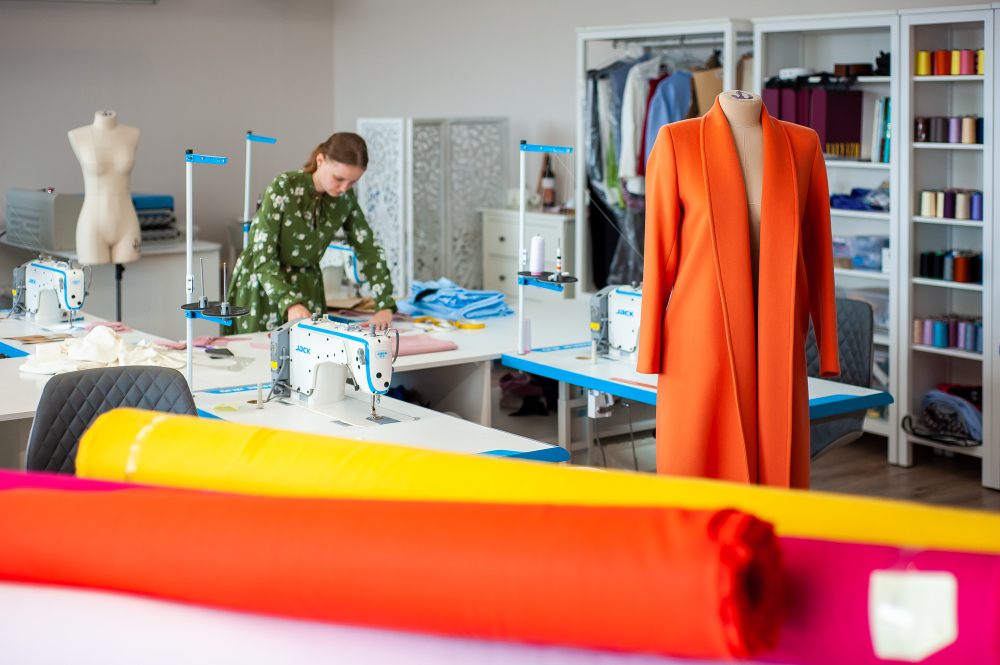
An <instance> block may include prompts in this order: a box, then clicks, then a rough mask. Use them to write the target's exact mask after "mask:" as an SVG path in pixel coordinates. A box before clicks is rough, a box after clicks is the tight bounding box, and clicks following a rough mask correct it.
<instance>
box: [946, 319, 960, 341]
mask: <svg viewBox="0 0 1000 665" xmlns="http://www.w3.org/2000/svg"><path fill="white" fill-rule="evenodd" d="M948 346H950V347H952V348H957V347H958V346H959V343H958V321H957V320H956V319H948Z"/></svg>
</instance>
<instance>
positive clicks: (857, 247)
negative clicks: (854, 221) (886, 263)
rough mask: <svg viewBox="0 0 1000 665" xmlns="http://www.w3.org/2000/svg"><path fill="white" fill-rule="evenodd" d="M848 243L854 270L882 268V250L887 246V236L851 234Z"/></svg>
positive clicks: (879, 269)
mask: <svg viewBox="0 0 1000 665" xmlns="http://www.w3.org/2000/svg"><path fill="white" fill-rule="evenodd" d="M849 244H850V247H851V259H852V263H853V265H852V266H851V267H852V268H853V269H854V270H876V271H881V270H882V250H883V249H886V248H888V247H889V238H888V236H852V237H851V239H850V243H849Z"/></svg>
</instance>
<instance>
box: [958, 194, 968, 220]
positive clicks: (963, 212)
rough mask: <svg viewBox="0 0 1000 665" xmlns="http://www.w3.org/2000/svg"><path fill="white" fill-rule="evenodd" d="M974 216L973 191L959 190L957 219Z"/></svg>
mask: <svg viewBox="0 0 1000 665" xmlns="http://www.w3.org/2000/svg"><path fill="white" fill-rule="evenodd" d="M971 217H972V192H958V193H956V195H955V219H970V218H971Z"/></svg>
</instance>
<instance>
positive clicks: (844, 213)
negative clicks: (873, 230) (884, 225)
mask: <svg viewBox="0 0 1000 665" xmlns="http://www.w3.org/2000/svg"><path fill="white" fill-rule="evenodd" d="M830 216H831V217H851V218H853V219H874V220H878V221H884V222H888V221H889V213H887V212H876V211H874V210H842V209H841V208H830Z"/></svg>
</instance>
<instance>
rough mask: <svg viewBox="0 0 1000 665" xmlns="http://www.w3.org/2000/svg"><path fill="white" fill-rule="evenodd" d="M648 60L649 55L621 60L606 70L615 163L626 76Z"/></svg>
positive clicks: (619, 143)
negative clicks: (637, 65)
mask: <svg viewBox="0 0 1000 665" xmlns="http://www.w3.org/2000/svg"><path fill="white" fill-rule="evenodd" d="M647 60H649V55H648V54H646V55H643V56H642V57H640V58H638V59H636V60H623V61H622V62H621V63H619V64H618V65H615V66H613V67H611V68H610V69H609V70H608V81H609V82H610V83H611V107H610V108H611V125H612V133H613V134H614V137H615V139H614V140H615V163H616V164H617V163H618V160H620V159H621V145H622V129H621V122H622V101H623V99H624V96H625V86H626V84H627V82H628V74H629V72H630V71H632V67H633V66H634V65H635V64H637V63H640V62H645V61H647Z"/></svg>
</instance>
